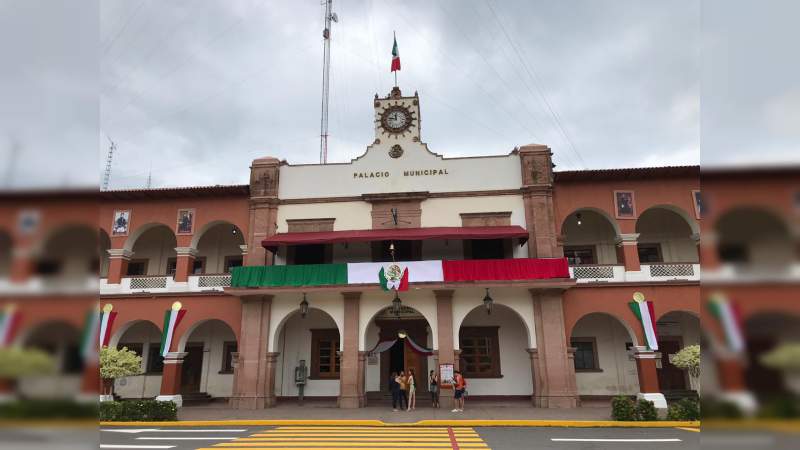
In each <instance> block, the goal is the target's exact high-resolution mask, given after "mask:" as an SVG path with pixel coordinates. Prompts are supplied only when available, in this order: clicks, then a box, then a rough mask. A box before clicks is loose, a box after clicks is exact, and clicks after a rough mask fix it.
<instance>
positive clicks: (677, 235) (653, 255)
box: [636, 205, 700, 264]
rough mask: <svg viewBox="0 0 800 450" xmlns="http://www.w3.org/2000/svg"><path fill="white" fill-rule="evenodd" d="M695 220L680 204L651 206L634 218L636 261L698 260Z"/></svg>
mask: <svg viewBox="0 0 800 450" xmlns="http://www.w3.org/2000/svg"><path fill="white" fill-rule="evenodd" d="M699 231H700V230H699V227H698V225H697V223H696V222H695V221H694V220H692V219H691V218H689V215H688V214H686V212H685V211H683V210H681V209H680V208H677V207H674V206H667V205H664V206H654V207H651V208H648V209H647V210H646V211H644V212H643V213H642V214H640V215H639V218H638V219H637V220H636V232H637V233H639V238H638V250H639V261H640V262H641V263H642V264H649V263H697V262H698V261H699V256H698V252H697V240H696V239H693V238H692V236H693V235H695V237H697V236H699V235H698V234H697V233H699Z"/></svg>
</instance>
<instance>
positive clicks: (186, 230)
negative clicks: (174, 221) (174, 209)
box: [177, 208, 194, 234]
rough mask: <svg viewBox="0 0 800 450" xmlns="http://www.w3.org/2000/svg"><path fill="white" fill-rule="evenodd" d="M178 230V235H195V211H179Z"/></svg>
mask: <svg viewBox="0 0 800 450" xmlns="http://www.w3.org/2000/svg"><path fill="white" fill-rule="evenodd" d="M177 230H178V232H177V234H192V233H194V209H189V208H187V209H179V210H178V227H177Z"/></svg>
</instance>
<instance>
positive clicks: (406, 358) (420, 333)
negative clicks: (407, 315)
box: [375, 319, 428, 394]
mask: <svg viewBox="0 0 800 450" xmlns="http://www.w3.org/2000/svg"><path fill="white" fill-rule="evenodd" d="M375 324H376V325H378V327H379V333H378V335H379V336H378V338H379V339H380V340H381V341H385V340H390V339H397V342H396V343H395V344H394V346H392V348H391V349H389V350H387V351H385V352H383V353H381V356H380V365H381V383H380V386H381V391H383V392H384V393H385V394H388V392H389V381H388V380H389V375H390V374H391V373H392V372H396V371H400V370H404V371H406V372H407V371H408V369H412V368H413V369H414V373H416V374H417V391H427V390H428V387H427V383H428V373H427V372H426V370H427V368H428V359H427V358H426V357H425V356H423V355H419V354H417V353H416V352H414V350H412V349H411V347H410V346H409V344H408V343H406V340H405V339H398V337H399V336H398V333H399V332H400V331H403V332H405V333H406V334H407V335H408V336H410V337H411V338H412V339H414V342H417V343H423V345H424V343H427V341H428V331H427V324H428V323H427V322H426V321H425V320H424V319H422V320H414V319H411V320H409V319H404V320H376V321H375Z"/></svg>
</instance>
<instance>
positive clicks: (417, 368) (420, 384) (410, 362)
mask: <svg viewBox="0 0 800 450" xmlns="http://www.w3.org/2000/svg"><path fill="white" fill-rule="evenodd" d="M404 341H405V340H404ZM404 343H405V346H404V347H403V348H404V349H405V353H406V354H405V358H404V360H405V361H404V362H405V366H406V374H408V371H409V370H411V369H414V373H415V374H416V376H417V379H416V383H417V390H418V391H427V389H426V388H425V384H426V380H427V379H428V377H427V375H426V374H425V373H424V372H423V371H424V370H425V368H424V367H423V364H422V362H423V361H422V359H423V358H424V356H422V355H420V354H419V353H417V352H415V351H414V350H413V349H412V348H411V344H409V343H408V342H404ZM426 362H427V361H426ZM426 366H427V365H426ZM420 380H422V381H420Z"/></svg>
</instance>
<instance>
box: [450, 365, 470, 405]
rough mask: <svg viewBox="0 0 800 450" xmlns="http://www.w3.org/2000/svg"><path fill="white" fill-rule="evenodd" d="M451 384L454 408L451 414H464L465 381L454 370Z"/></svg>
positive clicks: (459, 373)
mask: <svg viewBox="0 0 800 450" xmlns="http://www.w3.org/2000/svg"><path fill="white" fill-rule="evenodd" d="M453 383H454V384H455V386H454V390H455V394H454V399H455V408H453V410H452V411H451V412H464V394H465V393H466V391H467V380H465V379H464V376H463V375H461V372H460V371H458V370H456V371H455V372H454V376H453Z"/></svg>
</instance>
